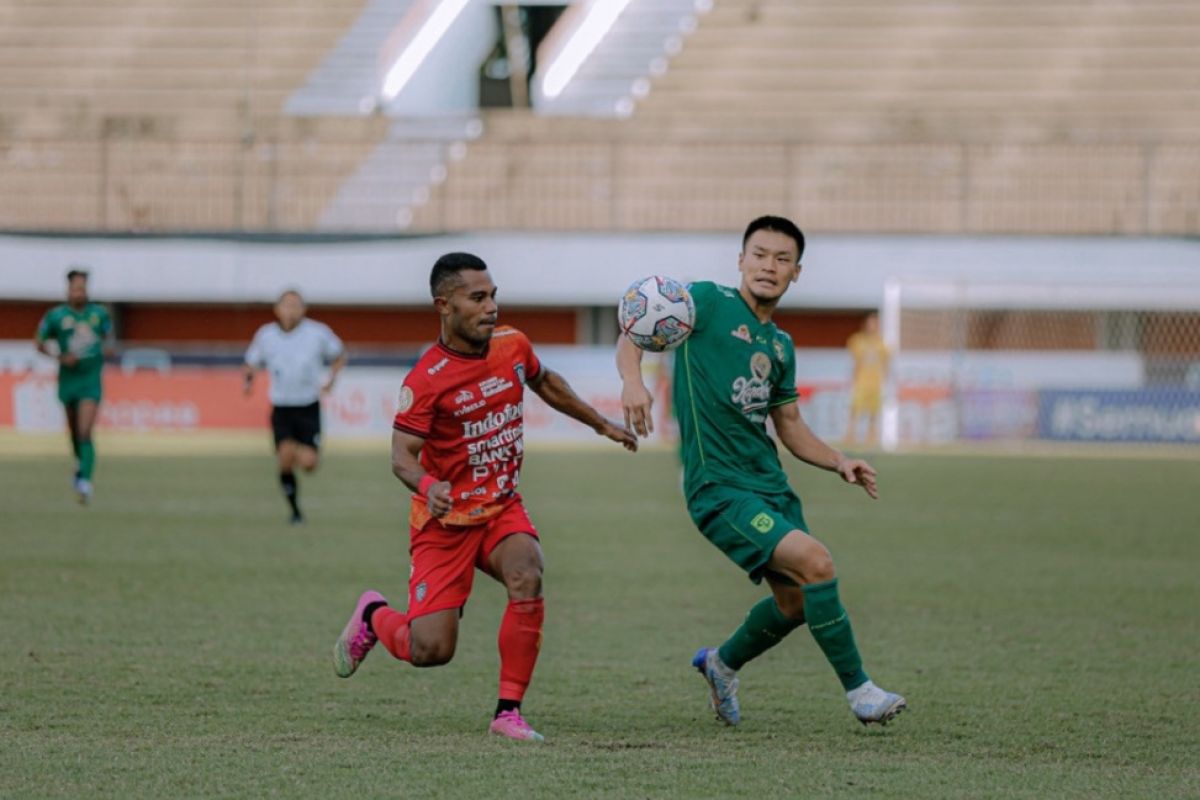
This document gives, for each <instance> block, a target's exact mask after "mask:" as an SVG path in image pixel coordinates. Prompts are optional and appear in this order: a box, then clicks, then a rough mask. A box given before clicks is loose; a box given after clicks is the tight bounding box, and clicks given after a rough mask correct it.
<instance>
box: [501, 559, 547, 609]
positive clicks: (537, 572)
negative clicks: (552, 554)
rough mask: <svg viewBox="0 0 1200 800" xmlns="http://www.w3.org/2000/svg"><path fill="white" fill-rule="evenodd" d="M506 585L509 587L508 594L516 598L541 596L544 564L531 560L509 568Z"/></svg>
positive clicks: (523, 598) (505, 577) (505, 579)
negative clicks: (514, 567)
mask: <svg viewBox="0 0 1200 800" xmlns="http://www.w3.org/2000/svg"><path fill="white" fill-rule="evenodd" d="M504 586H505V588H507V589H508V596H509V597H511V598H513V599H514V600H525V599H528V598H531V597H540V596H541V594H542V565H541V564H539V563H532V562H531V563H528V564H522V565H521V566H520V567H517V568H516V569H512V570H509V571H508V572H507V573H505V576H504Z"/></svg>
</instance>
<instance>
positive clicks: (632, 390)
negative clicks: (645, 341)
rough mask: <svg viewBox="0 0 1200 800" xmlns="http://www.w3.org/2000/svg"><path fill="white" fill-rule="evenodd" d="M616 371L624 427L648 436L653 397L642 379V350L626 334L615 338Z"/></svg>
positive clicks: (652, 426) (651, 427)
mask: <svg viewBox="0 0 1200 800" xmlns="http://www.w3.org/2000/svg"><path fill="white" fill-rule="evenodd" d="M617 373H618V374H619V375H620V376H621V408H622V409H623V410H624V411H625V427H626V428H629V429H631V430H632V431H634V432H635V433H636V434H637V435H638V436H643V437H644V436H649V435H650V434H651V433H653V432H654V416H653V414H651V409H652V408H653V406H654V397H653V396H652V395H651V394H650V390H649V389H647V388H646V384H645V383H644V382H643V381H642V351H641V350H639V349H638V348H637V345H635V344H634V343H633V342H631V341H630V340H629V337H627V336H620V337H618V338H617Z"/></svg>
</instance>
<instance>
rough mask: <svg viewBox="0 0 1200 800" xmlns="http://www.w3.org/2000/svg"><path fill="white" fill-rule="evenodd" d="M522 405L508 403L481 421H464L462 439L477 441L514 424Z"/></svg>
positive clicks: (519, 415)
mask: <svg viewBox="0 0 1200 800" xmlns="http://www.w3.org/2000/svg"><path fill="white" fill-rule="evenodd" d="M523 405H524V404H523V403H509V404H508V405H506V406H505V407H504V408H502V409H500V410H499V411H493V412H492V413H491V414H488V415H487V416H486V417H484V418H483V419H473V420H465V421H464V422H463V424H462V426H463V438H466V439H477V438H479V437H480V436H486V435H488V434H489V433H491V432H492V431H497V430H500V429H501V428H503V427H504V426H505V425H507V424H508V423H510V422H515V421H516V420H519V419H520V418H521V408H522V406H523Z"/></svg>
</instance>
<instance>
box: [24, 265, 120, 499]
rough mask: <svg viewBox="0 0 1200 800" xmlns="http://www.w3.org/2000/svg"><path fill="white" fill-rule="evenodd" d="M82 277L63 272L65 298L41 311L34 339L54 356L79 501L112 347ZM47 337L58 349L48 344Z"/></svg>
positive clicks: (86, 486)
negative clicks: (73, 455)
mask: <svg viewBox="0 0 1200 800" xmlns="http://www.w3.org/2000/svg"><path fill="white" fill-rule="evenodd" d="M87 281H88V274H87V272H86V271H84V270H82V269H78V268H75V269H72V270H71V271H70V272H68V273H67V302H65V303H63V304H62V305H58V306H55V307H54V308H52V309H50V310H49V311H47V312H46V315H45V316H44V317H42V322H41V324H40V325H38V329H37V335H36V337H35V339H34V341H35V343H36V344H37V349H38V350H39V351H40V352H42V353H45V354H46V355H48V356H51V357H52V358H57V359H58V399H59V400H60V401H61V402H62V404H63V408H64V409H65V410H66V412H67V426H68V428H69V429H70V434H71V448H72V449H73V450H74V452H75V461H76V467H75V481H74V486H75V494H76V495H78V497H79V502H80V503H87V502H88V501H89V500H90V499H91V497H92V471H93V470H94V469H95V466H96V448H95V446H94V445H93V444H92V427H93V426H94V425H95V423H96V414H97V413H98V412H99V410H100V396H101V386H100V373H101V372H102V371H103V369H104V356H105V355H106V353H109V352H111V349H112V348H111V338H110V337H111V335H112V320H111V318H110V317H109V316H108V311H106V310H105V308H104V307H103V306H101V305H97V304H96V303H93V302H91V301H89V300H88V291H87ZM51 341H54V342H55V344H56V345H57V348H51V347H50V342H51Z"/></svg>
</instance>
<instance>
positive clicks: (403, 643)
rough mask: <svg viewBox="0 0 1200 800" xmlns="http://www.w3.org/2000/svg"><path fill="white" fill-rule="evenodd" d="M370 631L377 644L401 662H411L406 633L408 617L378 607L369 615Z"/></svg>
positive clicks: (408, 637)
mask: <svg viewBox="0 0 1200 800" xmlns="http://www.w3.org/2000/svg"><path fill="white" fill-rule="evenodd" d="M371 629H372V630H373V631H375V635H376V636H378V637H379V643H380V644H381V645H383V646H384V647H386V648H387V651H388V652H389V653H391V654H392V655H394V656H395V657H396V658H398V659H400V660H401V661H412V657H411V655H410V653H411V648H410V643H411V641H412V638H411V636H410V635H409V631H408V616H407V615H406V614H401V613H400V612H399V611H397V610H395V609H394V608H389V607H388V606H380V607H379V608H377V609H375V611H374V613H372V614H371Z"/></svg>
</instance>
